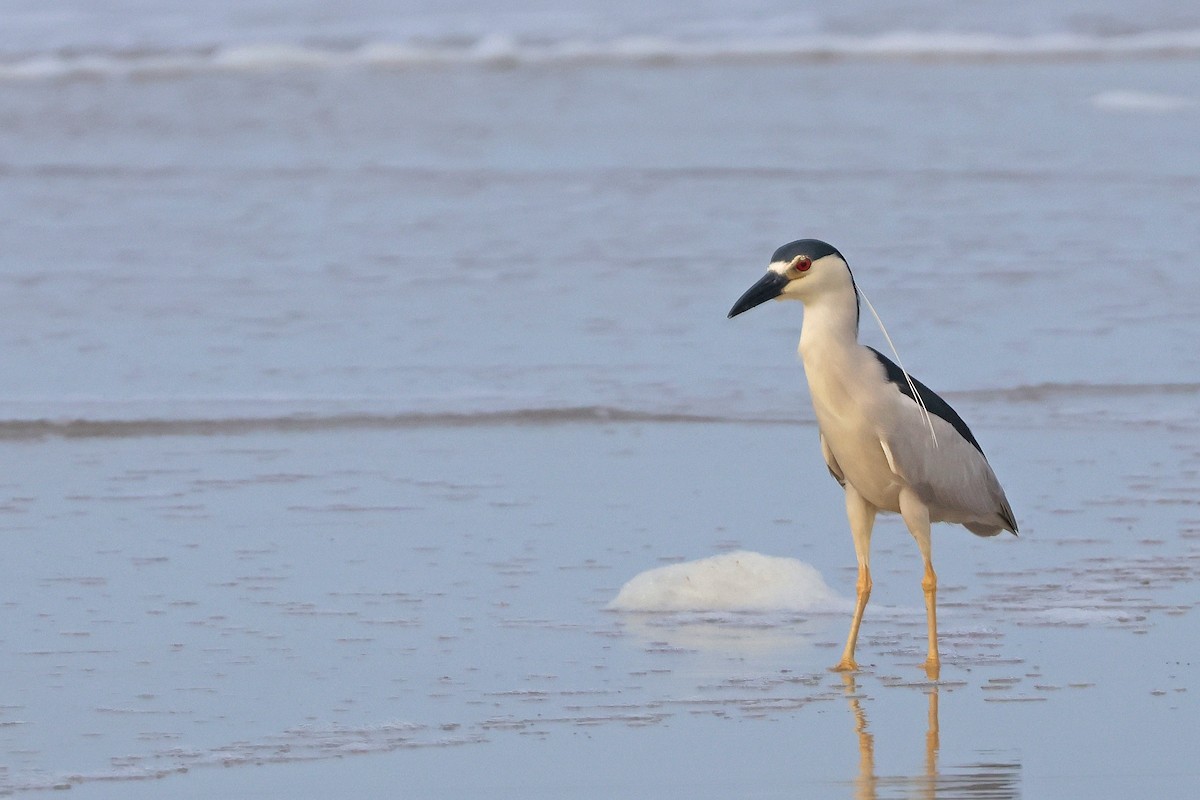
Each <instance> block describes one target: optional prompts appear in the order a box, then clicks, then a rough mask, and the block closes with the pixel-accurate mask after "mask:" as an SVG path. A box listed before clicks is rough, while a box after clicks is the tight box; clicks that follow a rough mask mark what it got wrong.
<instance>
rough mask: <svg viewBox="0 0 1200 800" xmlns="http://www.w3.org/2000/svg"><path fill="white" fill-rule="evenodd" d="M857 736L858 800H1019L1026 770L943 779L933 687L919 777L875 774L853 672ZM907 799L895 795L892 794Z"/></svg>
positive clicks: (979, 768) (968, 768)
mask: <svg viewBox="0 0 1200 800" xmlns="http://www.w3.org/2000/svg"><path fill="white" fill-rule="evenodd" d="M842 681H843V683H844V684H845V691H846V699H847V700H848V701H849V702H850V712H851V713H852V714H853V715H854V731H855V733H856V734H857V735H858V777H857V778H856V779H855V781H854V786H855V792H854V795H855V800H879V797H880V796H881V790H882V794H883V796H885V797H887V796H905V797H920V798H936V797H959V798H972V797H978V798H988V799H989V800H1015V798H1018V797H1020V796H1021V794H1020V789H1021V787H1020V777H1021V765H1020V764H1018V763H1009V762H991V763H978V764H967V765H964V766H961V767H953V768H951V769H950V770H949V771H948V772H947V773H945V774H943V773H942V772H941V770H940V769H939V767H938V755H939V753H940V750H941V733H940V729H939V724H938V686H937V684H933V685H931V686H930V687H929V695H928V696H929V713H928V716H927V717H926V726H925V769H924V771H923V772H922V774H920V775H914V776H911V777H908V776H895V777H890V776H889V777H883V778H880V777H879V776H878V775H876V774H875V736H874V735H873V734H872V733H871V728H870V723H869V722H868V720H867V712H866V708H865V707H864V705H863V701H864V700H865V699H866V698H864V697H863V696H862V695H861V694H859V692H858V682H857V681H856V680H855V678H854V675H853V674H852V673H847V674H845V675H843V676H842ZM894 789H898V790H900V791H901V792H902V794H899V795H896V794H894V792H893V791H892V790H894Z"/></svg>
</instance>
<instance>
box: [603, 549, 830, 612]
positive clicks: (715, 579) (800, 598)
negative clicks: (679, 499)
mask: <svg viewBox="0 0 1200 800" xmlns="http://www.w3.org/2000/svg"><path fill="white" fill-rule="evenodd" d="M846 605H847V603H846V601H845V600H844V599H843V598H842V597H841V596H840V595H838V594H837V592H835V591H833V589H831V588H829V585H828V584H826V583H825V579H824V578H822V577H821V573H820V572H819V571H818V570H817V569H816V568H815V567H813V566H812V565H811V564H806V563H805V562H803V561H800V560H798V559H795V558H782V557H779V556H767V555H763V554H761V553H754V552H750V551H745V550H741V551H738V552H734V553H725V554H723V555H718V556H712V557H710V558H702V559H699V560H698V561H687V562H684V563H681V564H671V565H669V566H665V567H658V568H656V569H651V570H647V571H646V572H643V573H641V574H639V575H636V576H635V577H634V578H633V579H632V580H630V581H629V582H628V583H626V584H625V585H624V586H622V587H621V591H620V592H619V593H618V594H617V596H616V598H614V599H613V601H612V602H611V603H609V605H608V607H609V608H610V609H612V610H615V611H642V612H656V611H657V612H668V611H793V612H795V611H809V612H811V611H835V610H842V609H844V608H845V607H846Z"/></svg>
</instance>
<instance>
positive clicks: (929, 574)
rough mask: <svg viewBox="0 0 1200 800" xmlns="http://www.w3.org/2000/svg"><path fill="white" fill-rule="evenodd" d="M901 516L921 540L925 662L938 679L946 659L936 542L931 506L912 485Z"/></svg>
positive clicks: (927, 671)
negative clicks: (940, 645) (941, 639)
mask: <svg viewBox="0 0 1200 800" xmlns="http://www.w3.org/2000/svg"><path fill="white" fill-rule="evenodd" d="M900 516H902V517H904V524H905V525H906V526H907V527H908V532H909V533H911V534H912V537H913V538H914V539H916V541H917V547H918V548H920V550H921V561H922V562H924V565H925V575H924V577H923V578H922V579H921V589H923V590H924V592H925V617H926V619H927V620H928V622H929V655H928V656H927V657H926V659H925V663H924V664H922V666H923V667H925V675H926V676H927V677H928V678H929V680H931V681H936V680H937V679H938V678H939V677H940V675H941V668H942V661H941V657H940V656H939V655H938V638H937V573H935V572H934V571H933V557H932V555H931V550H932V545H931V544H930V540H929V508H928V507H927V506H926V505H925V504H924V503H923V502H921V500H920V498H918V497H917V495H916V494H915V493H914V492H912V491H911V490H909V489H905V490H904V491H902V492H901V493H900Z"/></svg>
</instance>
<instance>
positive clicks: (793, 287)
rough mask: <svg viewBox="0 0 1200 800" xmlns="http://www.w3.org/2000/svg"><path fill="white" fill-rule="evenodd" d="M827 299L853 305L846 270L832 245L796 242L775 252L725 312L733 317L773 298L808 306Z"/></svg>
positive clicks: (851, 282) (855, 295)
mask: <svg viewBox="0 0 1200 800" xmlns="http://www.w3.org/2000/svg"><path fill="white" fill-rule="evenodd" d="M828 295H842V296H846V297H850V298H853V299H854V300H855V302H856V303H857V301H858V292H857V290H856V289H855V286H854V276H853V275H851V274H850V267H849V265H847V264H846V259H844V258H843V257H842V254H841V253H839V252H838V251H837V248H835V247H834V246H833V245H830V244H827V243H825V242H822V241H820V240H818V239H800V240H798V241H795V242H790V243H789V244H785V245H784V246H783V247H781V248H779V249H778V250H776V251H775V254H774V255H773V256H771V263H770V265H769V266H768V267H767V274H766V275H764V276H763V277H762V278H761V279H759V281H758V283H756V284H754V285H753V286H751V287H750V288H749V289H748V290H746V293H745V294H743V295H742V296H741V297H740V298H738V301H737V302H736V303H734V304H733V308H731V309H729V316H730V317H736V316H737V315H738V314H741V313H742V312H743V311H749V310H750V309H752V308H754V307H755V306H757V305H760V304H762V303H765V302H767V301H768V300H774V299H776V298H778V299H780V300H785V299H791V300H801V301H803V302H805V303H808V302H810V301H812V300H815V299H817V298H820V297H823V296H828Z"/></svg>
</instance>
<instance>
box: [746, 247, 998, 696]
mask: <svg viewBox="0 0 1200 800" xmlns="http://www.w3.org/2000/svg"><path fill="white" fill-rule="evenodd" d="M774 298H778V299H781V300H783V299H792V300H799V301H801V302H802V303H804V324H803V327H802V329H801V332H800V358H801V360H802V361H803V363H804V372H805V375H806V376H807V377H808V389H809V393H810V394H811V395H812V404H813V411H814V412H816V417H817V426H818V429H819V430H820V438H821V452H822V454H823V455H824V456H825V463H826V464H827V465H828V466H829V472H830V473H831V474H832V475H833V477H834V478H836V479H837V482H838V483H840V484H841V485H842V487H843V488H844V489H845V490H846V515H847V516H848V517H849V518H850V533H851V535H852V536H853V537H854V550H855V554H856V555H857V556H858V584H857V591H858V598H857V602H856V603H855V606H854V617H853V619H852V620H851V623H850V635H849V637H848V638H847V640H846V649H845V650H844V651H843V653H842V659H841V661H839V662H838V664H837V665H836V666H835V667H834V669H835V670H855V669H858V664H857V663H855V661H854V647H855V643H856V642H857V640H858V628H859V625H860V624H861V623H862V615H863V610H864V609H865V608H866V607H867V600H868V599H869V598H870V596H871V568H870V547H871V529H872V527H873V526H874V524H875V515H876V514H877V513H878V512H880V511H890V512H893V513H898V514H900V516H901V517H903V519H904V524H905V525H906V526H907V527H908V530H909V532H910V533H911V534H912V536H913V538H914V539H916V540H917V546H918V547H919V548H920V549H921V558H922V560H923V561H924V562H925V575H924V578H923V580H922V581H921V586H922V588H923V589H924V590H925V611H926V615H927V618H928V622H929V657H928V658H927V659H926V661H925V665H924V666H925V669H926V673H927V674H928V675H929V677H930V678H931V679H937V677H938V674H939V668H940V663H941V662H940V658H939V656H938V644H937V575H935V574H934V571H933V561H932V559H931V556H930V542H929V525H930V523H931V522H953V523H957V524H960V525H963V526H965V527H966V528H967V530H969V531H971V532H972V533H975V534H978V535H979V536H994V535H996V534H997V533H999V532H1000V531H1003V530H1007V531H1012V532H1013V533H1016V532H1017V521H1016V518H1015V517H1014V516H1013V512H1012V508H1011V507H1010V506H1009V505H1008V499H1007V498H1006V497H1005V496H1004V489H1002V488H1001V487H1000V482H999V481H997V480H996V475H995V473H994V472H992V468H991V466H990V465H989V464H988V461H987V458H986V457H985V456H984V454H983V450H982V449H981V448H980V447H979V443H978V442H977V441H975V437H974V436H973V435H972V434H971V430H970V428H968V427H967V424H966V423H965V422H963V420H962V417H960V416H959V415H958V414H957V413H955V411H954V409H953V408H951V407H950V405H949V403H947V402H946V401H945V400H943V399H942V398H940V397H938V396H937V395H936V394H934V393H933V391H932V390H930V389H929V388H928V387H926V386H925V385H924V384H922V383H921V382H920V381H918V380H916V379H915V378H912V377H911V376H910V375H908V374H907V373H906V372H905V371H904V370H902V369H901V368H900V367H899V366H897V365H896V364H895V363H893V362H892V361H891V360H890V359H889V358H887V357H886V356H884V355H883V354H882V353H880V352H879V351H877V350H875V349H873V348H870V347H866V346H864V345H861V344H859V343H858V319H859V292H858V287H857V286H855V284H854V276H853V275H851V274H850V267H849V265H847V263H846V259H844V258H843V257H842V254H841V253H839V252H838V251H837V250H836V249H835V248H834V247H832V246H830V245H828V244H826V243H825V242H822V241H818V240H816V239H801V240H799V241H795V242H792V243H791V244H785V245H784V246H783V247H781V248H779V249H778V250H776V251H775V254H774V255H773V256H771V264H770V266H769V267H768V268H767V274H766V275H765V276H763V278H762V279H761V280H759V281H758V283H756V284H754V285H753V286H751V287H750V289H749V291H747V292H746V293H745V294H744V295H742V296H741V298H740V299H739V300H738V301H737V302H736V303H734V306H733V308H732V309H730V311H729V316H730V317H735V316H737V315H738V314H740V313H742V312H743V311H747V310H749V309H751V308H754V307H755V306H757V305H759V304H760V303H764V302H766V301H767V300H771V299H774Z"/></svg>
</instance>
